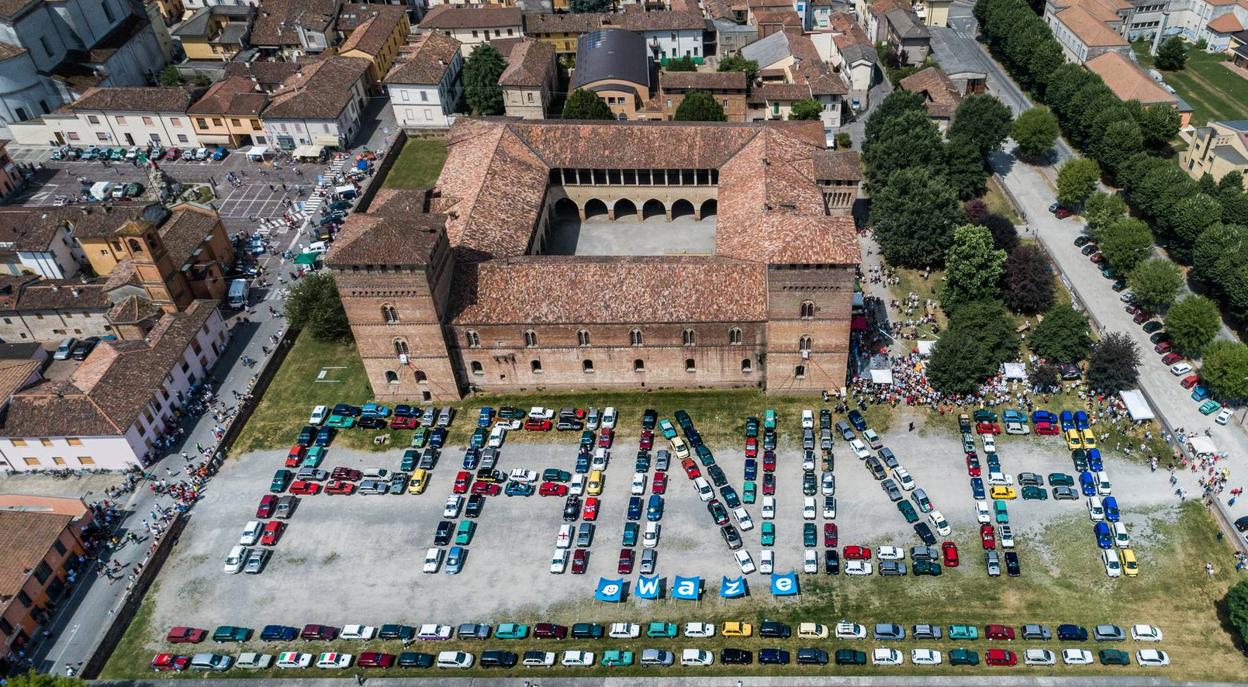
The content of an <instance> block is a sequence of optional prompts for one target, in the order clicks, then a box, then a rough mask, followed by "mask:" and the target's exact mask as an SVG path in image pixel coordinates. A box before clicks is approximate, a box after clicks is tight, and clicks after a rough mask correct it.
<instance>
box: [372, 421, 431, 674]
mask: <svg viewBox="0 0 1248 687" xmlns="http://www.w3.org/2000/svg"><path fill="white" fill-rule="evenodd" d="M419 424H420V420H418V419H416V418H414V417H401V416H398V415H395V416H394V419H392V420H390V429H416V426H417V425H419ZM380 655H382V656H389V654H380ZM363 662H364V657H363V656H360V665H363V664H364V663H363Z"/></svg>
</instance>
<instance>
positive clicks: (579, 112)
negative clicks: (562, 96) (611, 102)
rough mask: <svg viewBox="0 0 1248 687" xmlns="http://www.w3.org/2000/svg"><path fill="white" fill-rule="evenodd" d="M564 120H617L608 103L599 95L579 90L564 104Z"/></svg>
mask: <svg viewBox="0 0 1248 687" xmlns="http://www.w3.org/2000/svg"><path fill="white" fill-rule="evenodd" d="M563 118H564V119H615V115H614V114H611V108H610V107H608V106H607V103H606V101H604V100H603V99H602V98H600V97H598V94H597V93H594V92H593V91H587V90H585V89H583V88H578V89H576V90H575V91H572V95H570V96H568V100H567V102H565V103H564V104H563Z"/></svg>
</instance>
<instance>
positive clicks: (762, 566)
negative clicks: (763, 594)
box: [758, 549, 776, 575]
mask: <svg viewBox="0 0 1248 687" xmlns="http://www.w3.org/2000/svg"><path fill="white" fill-rule="evenodd" d="M775 570H776V552H775V551H772V550H771V549H763V550H762V551H760V552H759V554H758V571H759V572H760V573H762V574H764V575H770V574H771V573H773V572H775Z"/></svg>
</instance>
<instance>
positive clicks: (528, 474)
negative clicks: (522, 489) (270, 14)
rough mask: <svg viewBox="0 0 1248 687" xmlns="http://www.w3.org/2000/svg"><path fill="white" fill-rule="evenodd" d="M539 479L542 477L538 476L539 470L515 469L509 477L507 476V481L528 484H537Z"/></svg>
mask: <svg viewBox="0 0 1248 687" xmlns="http://www.w3.org/2000/svg"><path fill="white" fill-rule="evenodd" d="M538 477H540V475H538V474H537V470H526V469H524V468H515V469H513V470H512V471H511V473H510V474H509V475H507V479H508V480H509V481H512V482H523V483H526V484H527V483H528V482H536V481H537V478H538Z"/></svg>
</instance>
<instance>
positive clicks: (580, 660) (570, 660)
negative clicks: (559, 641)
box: [559, 650, 594, 667]
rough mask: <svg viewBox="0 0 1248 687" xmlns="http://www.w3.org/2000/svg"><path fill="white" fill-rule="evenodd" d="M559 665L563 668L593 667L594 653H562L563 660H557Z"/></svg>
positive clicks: (571, 651) (572, 651)
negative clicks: (563, 666)
mask: <svg viewBox="0 0 1248 687" xmlns="http://www.w3.org/2000/svg"><path fill="white" fill-rule="evenodd" d="M559 663H560V664H562V665H565V666H578V667H579V666H592V665H594V652H592V651H575V650H569V651H565V652H563V658H561V659H559Z"/></svg>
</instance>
